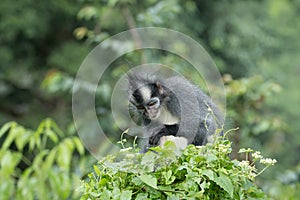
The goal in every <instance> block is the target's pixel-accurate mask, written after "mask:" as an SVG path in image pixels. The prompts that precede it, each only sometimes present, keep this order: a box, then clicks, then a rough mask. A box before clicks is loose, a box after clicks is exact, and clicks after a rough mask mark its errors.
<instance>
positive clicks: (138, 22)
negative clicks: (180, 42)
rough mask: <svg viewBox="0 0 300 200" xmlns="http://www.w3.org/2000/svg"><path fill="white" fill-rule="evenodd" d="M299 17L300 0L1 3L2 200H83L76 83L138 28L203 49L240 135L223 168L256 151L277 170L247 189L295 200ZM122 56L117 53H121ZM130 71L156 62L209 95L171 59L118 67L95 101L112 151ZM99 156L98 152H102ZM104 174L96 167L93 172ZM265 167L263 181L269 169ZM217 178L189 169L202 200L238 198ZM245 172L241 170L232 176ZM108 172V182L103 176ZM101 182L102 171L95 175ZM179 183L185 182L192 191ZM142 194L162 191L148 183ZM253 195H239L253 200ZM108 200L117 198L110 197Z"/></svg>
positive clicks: (164, 55) (143, 54)
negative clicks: (87, 66)
mask: <svg viewBox="0 0 300 200" xmlns="http://www.w3.org/2000/svg"><path fill="white" fill-rule="evenodd" d="M299 10H300V2H299V0H261V1H257V0H254V1H250V0H246V1H240V0H230V1H229V0H215V1H207V0H206V1H205V0H162V1H160V0H144V1H138V0H102V1H92V0H78V1H69V0H61V1H40V2H36V1H33V0H22V1H16V2H12V1H10V0H1V2H0V44H1V45H0V102H1V103H0V126H1V128H0V199H25V198H26V199H78V198H80V196H81V194H80V193H79V191H78V190H77V188H78V186H80V183H79V180H80V179H84V177H85V175H86V174H87V173H88V172H90V171H91V170H92V167H91V166H92V165H93V162H95V160H93V159H92V158H91V156H90V155H89V154H88V152H83V150H82V148H83V147H82V144H80V142H79V139H78V137H77V132H76V129H75V126H74V123H73V119H72V111H71V107H72V101H71V98H72V95H71V90H72V86H73V81H74V78H75V75H76V72H77V71H78V69H79V67H80V64H81V63H82V61H83V60H84V58H85V57H86V56H87V54H88V53H89V52H90V50H91V49H92V48H93V47H95V46H96V45H97V44H99V43H100V42H102V41H104V40H105V39H106V38H109V37H110V36H113V35H115V34H118V33H120V32H122V31H125V30H128V29H130V28H135V27H145V26H157V27H165V28H170V29H173V30H177V31H180V32H182V33H184V34H186V35H188V36H190V37H192V38H193V39H194V40H196V41H197V42H199V43H200V44H202V45H203V47H204V48H205V49H206V50H207V51H208V53H209V54H210V55H211V57H212V58H213V60H214V61H215V63H216V65H217V67H218V68H219V70H220V72H221V74H222V76H223V80H224V83H225V89H226V92H227V123H226V126H227V127H226V129H231V128H235V127H239V129H238V130H237V131H236V133H235V134H232V135H230V136H229V141H231V143H232V153H231V158H232V159H231V160H229V158H227V157H221V160H220V162H222V163H223V164H225V165H226V163H227V164H229V165H231V166H235V167H237V165H235V164H234V163H241V162H242V161H235V160H246V154H241V153H238V152H239V150H240V149H241V148H248V147H250V148H251V149H257V150H259V151H260V152H262V154H264V155H266V156H267V157H272V158H275V159H276V160H277V161H278V163H277V164H276V165H275V166H273V167H272V168H270V169H269V170H267V171H265V172H264V173H262V174H261V175H260V176H258V177H256V178H255V184H254V182H251V181H249V182H248V183H249V184H250V185H252V186H253V187H254V188H255V192H253V193H252V194H258V193H259V190H256V189H257V186H258V187H259V188H261V189H262V190H263V191H264V193H265V194H266V195H267V196H269V197H270V198H271V199H275V200H281V199H287V200H294V199H295V200H297V199H298V198H299V196H300V194H299V191H300V181H299V180H300V178H299V177H300V157H299V147H300V134H299V132H300V123H298V122H297V120H298V119H299V118H300V112H299V110H300V107H299V105H300V104H299V102H300V92H299V86H298V85H299V84H297V83H298V82H299V81H298V79H299V73H300V71H299V63H300V56H299V52H300V37H299V35H300V23H299V22H298V21H299ZM123 45H124V44H122V43H119V44H109V46H110V47H113V48H112V49H119V48H122V46H123ZM127 61H129V63H132V65H133V66H135V65H140V64H142V63H147V62H154V63H162V64H164V65H167V66H171V67H172V68H174V69H176V70H177V71H178V72H179V73H181V74H183V75H184V76H185V77H186V78H188V79H190V80H192V81H193V82H195V83H196V84H198V85H199V86H200V87H202V88H203V89H204V90H206V85H205V82H204V80H203V79H202V77H201V75H200V74H198V73H195V70H194V69H193V68H192V66H191V65H190V64H189V63H187V62H186V61H185V60H183V59H182V58H180V57H178V56H175V55H173V54H171V53H168V52H164V51H159V50H153V49H146V50H138V51H134V52H130V53H128V54H126V55H123V56H121V57H120V58H119V59H117V60H115V61H114V62H113V63H112V64H111V65H110V67H109V69H108V70H106V71H105V76H103V77H104V78H103V79H102V80H101V83H100V85H99V87H98V88H97V92H96V97H95V101H96V108H95V110H96V111H97V117H98V119H99V123H100V124H101V126H102V128H103V130H104V132H105V133H107V136H109V137H110V139H111V140H112V141H117V140H118V139H119V138H120V132H121V131H120V130H119V129H118V127H117V126H116V124H114V123H113V116H112V113H111V108H110V105H111V104H110V98H111V92H112V91H113V89H114V84H115V83H116V81H117V80H118V79H119V78H120V76H122V75H123V74H124V72H126V71H127V70H129V69H130V68H131V66H129V65H128V62H127ZM87 90H88V88H87ZM49 118H51V119H53V121H55V122H56V123H57V125H56V124H55V123H54V122H53V121H52V120H49ZM44 119H46V120H44ZM21 124H22V125H21ZM23 125H24V126H23ZM58 126H59V127H60V128H58ZM84 126H85V127H84V129H85V130H86V132H87V134H88V135H89V136H90V137H91V138H94V137H96V136H97V133H95V132H94V130H93V127H92V126H90V124H84ZM36 127H38V128H37V129H36ZM35 129H36V130H35ZM60 129H61V130H60ZM92 142H93V141H92ZM224 142H225V141H224ZM225 143H226V142H225ZM227 145H228V144H227ZM171 146H172V145H171ZM171 146H170V148H171ZM214 147H216V146H207V147H203V150H204V149H209V148H212V149H213V148H214ZM102 148H104V147H103V146H96V145H95V146H94V150H95V151H97V152H101V151H102V150H103V149H102ZM167 149H168V148H167ZM167 149H165V150H166V151H167ZM188 149H190V151H192V152H194V153H195V154H196V153H201V152H202V153H204V151H202V149H197V148H194V147H191V146H190V147H189V148H188ZM193 150H195V151H193ZM163 151H164V150H161V153H163ZM186 151H188V150H185V152H186ZM192 152H190V153H192ZM147 155H148V154H147ZM185 155H186V154H182V155H181V156H178V157H176V159H174V160H173V161H174V163H176V162H177V163H179V165H180V166H181V165H182V164H183V163H184V162H187V163H188V162H189V161H188V159H187V157H184V156H185ZM134 156H137V155H135V154H134ZM140 156H141V157H142V155H140ZM148 156H150V157H151V156H156V155H153V154H149V155H148ZM177 158H178V159H177ZM179 158H181V159H182V160H180V159H179ZM204 158H205V159H207V157H204ZM141 159H142V158H141ZM226 159H228V160H226ZM150 160H151V159H150ZM108 161H111V163H114V161H113V160H108ZM223 161H224V162H223ZM249 161H250V160H249ZM250 162H252V161H250ZM172 166H173V167H174V171H173V168H172V173H171V177H172V176H173V175H174V173H175V171H176V169H175V168H176V166H175V164H173V165H172ZM189 166H190V165H189ZM101 167H103V165H100V164H98V165H97V167H96V168H99V169H101ZM190 168H191V169H194V168H193V167H192V166H190ZM257 168H258V169H259V170H262V168H261V166H260V165H258V166H257ZM210 169H211V170H212V171H213V172H214V173H215V175H213V176H210V177H208V176H205V175H203V174H202V173H200V172H199V173H198V172H195V171H193V170H192V172H193V173H194V172H195V173H198V174H197V176H199V177H201V178H203V180H205V181H206V182H207V183H210V185H206V186H204V185H203V188H205V189H204V190H201V191H208V190H209V189H210V187H215V188H218V189H219V190H220V191H221V192H220V195H225V196H226V195H228V197H231V191H234V192H233V193H232V194H233V195H239V194H241V193H238V192H237V191H238V188H241V185H238V184H236V182H235V181H233V180H234V178H235V177H231V175H232V174H225V175H226V176H227V177H228V178H229V179H230V181H231V183H232V187H228V186H223V187H222V186H220V185H218V184H217V182H218V181H216V180H217V179H216V177H220V176H221V175H220V171H218V169H219V168H218V167H217V168H216V169H215V168H214V169H213V168H210ZM214 170H215V171H214ZM227 170H230V169H227ZM231 170H233V168H232V169H231ZM239 170H240V168H238V167H237V168H236V171H235V173H239V172H240V171H239ZM168 171H169V170H167V171H165V172H166V174H165V175H163V174H162V173H161V174H160V176H161V177H162V178H161V179H158V178H157V187H160V186H161V185H164V187H169V186H170V185H172V184H175V182H176V181H175V180H174V182H172V183H170V185H166V183H167V181H166V180H167V179H166V178H164V177H166V176H169V175H167V173H170V172H168ZM104 172H105V173H110V172H109V171H101V173H104ZM127 172H128V171H127ZM161 172H163V171H161ZM184 172H186V174H189V173H188V172H187V170H181V171H180V172H179V171H178V170H177V172H176V173H178V174H180V173H184ZM227 172H228V171H227ZM99 173H100V172H97V171H95V175H96V176H99V175H100V174H99ZM157 173H158V171H157ZM146 174H147V173H146ZM156 175H158V174H155V173H154V174H153V176H154V177H157V176H156ZM223 175H224V174H223ZM223 175H222V176H223ZM146 177H147V176H146ZM175 178H180V181H182V182H185V181H186V183H188V182H189V181H193V180H192V179H188V178H182V177H177V176H175ZM181 178H182V179H181ZM172 179H173V178H172ZM225 179H226V178H225ZM92 180H93V179H90V181H92ZM124 180H129V179H124ZM143 180H145V179H143ZM176 180H177V179H176ZM249 180H251V179H249ZM94 181H96V180H94ZM112 181H114V180H112ZM160 181H162V182H160ZM163 181H164V182H163ZM168 181H171V180H170V179H168ZM180 181H179V182H180ZM146 182H147V181H146ZM90 183H91V182H90ZM193 183H194V182H193ZM193 183H191V184H193ZM239 183H240V184H244V183H245V182H243V181H240V182H239ZM140 184H143V185H144V186H145V187H146V188H148V189H149V191H153V190H152V189H151V188H153V187H151V186H149V185H147V184H146V183H145V182H143V181H142V182H140ZM152 185H153V184H152ZM256 185H257V186H256ZM172 186H173V185H172ZM174 187H175V186H174ZM199 187H200V186H199ZM224 187H225V188H226V189H224ZM228 188H231V189H228ZM97 189H99V191H100V190H101V189H102V190H103V189H104V188H97ZM198 189H199V188H198ZM129 190H130V189H129V188H127V189H126V190H125V191H129ZM121 191H122V190H120V192H121ZM158 191H161V190H158ZM198 191H200V189H199V190H198ZM228 191H229V192H228ZM110 192H111V193H110ZM248 192H249V191H246V190H245V191H242V193H244V194H245V195H250V194H249V193H248ZM256 192H258V193H256ZM129 193H130V192H126V195H129ZM150 193H151V192H150ZM150 193H149V194H150ZM108 194H110V195H112V191H107V195H108ZM116 194H119V193H118V192H116ZM162 194H164V195H166V193H162ZM176 194H177V193H176ZM206 194H208V193H203V194H202V195H206ZM252 194H251V195H252ZM90 195H92V193H91V194H90ZM96 195H97V194H96ZM132 195H133V196H134V195H135V194H134V193H132ZM153 195H154V194H153ZM170 195H171V193H170ZM211 195H212V194H211ZM225 196H224V198H225ZM141 197H142V196H141ZM222 197H223V196H222ZM252 197H253V196H252ZM170 198H171V197H170ZM175 199H176V198H175Z"/></svg>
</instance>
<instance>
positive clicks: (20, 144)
mask: <svg viewBox="0 0 300 200" xmlns="http://www.w3.org/2000/svg"><path fill="white" fill-rule="evenodd" d="M32 134H33V132H32V131H29V130H26V131H25V132H24V133H23V134H21V135H20V136H19V137H17V138H16V139H15V143H16V146H17V148H18V150H19V151H21V150H23V148H24V146H25V145H26V144H27V143H28V141H29V140H30V137H31V135H32Z"/></svg>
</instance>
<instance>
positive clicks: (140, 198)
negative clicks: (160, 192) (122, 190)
mask: <svg viewBox="0 0 300 200" xmlns="http://www.w3.org/2000/svg"><path fill="white" fill-rule="evenodd" d="M147 198H148V194H147V193H139V194H138V195H137V196H136V198H135V200H145V199H147Z"/></svg>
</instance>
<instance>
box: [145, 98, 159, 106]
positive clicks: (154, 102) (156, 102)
mask: <svg viewBox="0 0 300 200" xmlns="http://www.w3.org/2000/svg"><path fill="white" fill-rule="evenodd" d="M147 106H149V107H153V106H155V107H158V106H159V99H158V98H157V97H154V98H152V99H151V100H150V101H149V102H148V104H147Z"/></svg>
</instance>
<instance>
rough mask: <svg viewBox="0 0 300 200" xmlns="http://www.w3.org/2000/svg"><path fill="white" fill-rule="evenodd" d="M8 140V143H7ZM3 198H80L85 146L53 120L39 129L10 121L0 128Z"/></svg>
mask: <svg viewBox="0 0 300 200" xmlns="http://www.w3.org/2000/svg"><path fill="white" fill-rule="evenodd" d="M3 138H5V140H3ZM0 139H1V141H3V143H2V145H1V148H0V161H1V162H0V194H1V197H0V199H16V200H19V199H20V200H21V199H28V200H30V199H78V198H79V197H80V193H79V192H77V190H76V188H78V187H79V185H80V179H81V176H82V173H84V172H85V171H84V166H85V165H84V163H83V162H87V160H86V159H83V158H81V156H82V155H84V147H83V145H82V144H81V141H80V140H79V138H78V137H75V136H70V137H63V133H62V131H61V130H60V129H59V128H58V127H57V125H56V124H55V123H54V122H53V121H52V120H50V119H46V120H44V121H43V122H41V124H40V125H39V127H38V128H37V129H36V130H30V129H26V128H24V127H23V126H21V125H19V124H17V123H16V122H9V123H7V124H5V125H4V126H3V127H2V128H1V129H0Z"/></svg>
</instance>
